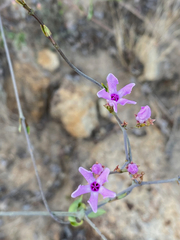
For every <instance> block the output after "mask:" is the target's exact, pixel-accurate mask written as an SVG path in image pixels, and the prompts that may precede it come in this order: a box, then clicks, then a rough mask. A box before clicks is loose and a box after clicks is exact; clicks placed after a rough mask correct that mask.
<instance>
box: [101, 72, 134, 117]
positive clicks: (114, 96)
mask: <svg viewBox="0 0 180 240" xmlns="http://www.w3.org/2000/svg"><path fill="white" fill-rule="evenodd" d="M107 82H108V89H109V92H106V90H105V89H104V88H103V89H102V90H100V91H99V92H98V93H97V96H98V97H99V98H105V99H106V100H107V102H108V103H109V105H110V106H112V107H113V109H114V111H115V112H116V113H117V104H118V103H119V104H121V105H123V106H124V105H125V104H126V103H128V104H136V102H134V101H130V100H128V99H124V98H122V97H124V96H126V95H127V94H130V93H131V91H132V88H133V87H134V86H135V83H130V84H128V85H126V86H124V87H123V88H121V89H120V90H119V91H117V89H116V85H117V84H118V83H119V82H118V79H117V78H116V77H115V76H114V75H113V74H112V73H109V75H108V76H107Z"/></svg>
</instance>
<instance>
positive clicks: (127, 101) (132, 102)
mask: <svg viewBox="0 0 180 240" xmlns="http://www.w3.org/2000/svg"><path fill="white" fill-rule="evenodd" d="M117 103H120V104H121V105H123V106H124V105H125V104H127V103H128V104H136V103H137V102H134V101H131V100H128V99H124V98H120V99H119V100H118V102H117Z"/></svg>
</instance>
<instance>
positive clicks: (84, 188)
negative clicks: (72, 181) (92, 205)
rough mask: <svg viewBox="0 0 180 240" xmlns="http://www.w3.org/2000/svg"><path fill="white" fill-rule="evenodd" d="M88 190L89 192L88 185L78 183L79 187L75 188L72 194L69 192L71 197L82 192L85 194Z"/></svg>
mask: <svg viewBox="0 0 180 240" xmlns="http://www.w3.org/2000/svg"><path fill="white" fill-rule="evenodd" d="M88 192H91V187H90V185H85V186H84V185H79V187H78V188H77V190H76V191H74V192H73V193H72V194H71V197H72V198H76V197H78V196H80V195H82V194H85V193H88Z"/></svg>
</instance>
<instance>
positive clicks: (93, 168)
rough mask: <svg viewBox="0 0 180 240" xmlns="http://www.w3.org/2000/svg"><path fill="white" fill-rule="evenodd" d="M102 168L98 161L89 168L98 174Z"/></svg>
mask: <svg viewBox="0 0 180 240" xmlns="http://www.w3.org/2000/svg"><path fill="white" fill-rule="evenodd" d="M103 169H104V168H103V167H102V165H101V164H100V163H96V164H94V165H93V166H92V169H91V170H92V172H93V173H94V174H96V175H100V174H101V173H102V171H103Z"/></svg>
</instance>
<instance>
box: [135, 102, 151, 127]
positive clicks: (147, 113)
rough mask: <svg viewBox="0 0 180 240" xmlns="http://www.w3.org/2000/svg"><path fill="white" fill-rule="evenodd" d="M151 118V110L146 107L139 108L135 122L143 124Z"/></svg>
mask: <svg viewBox="0 0 180 240" xmlns="http://www.w3.org/2000/svg"><path fill="white" fill-rule="evenodd" d="M150 117H151V109H150V107H149V106H148V105H146V106H144V107H141V110H140V111H139V112H138V114H137V115H136V120H137V121H138V122H139V123H145V122H146V121H147V120H148V119H149V118H150Z"/></svg>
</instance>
